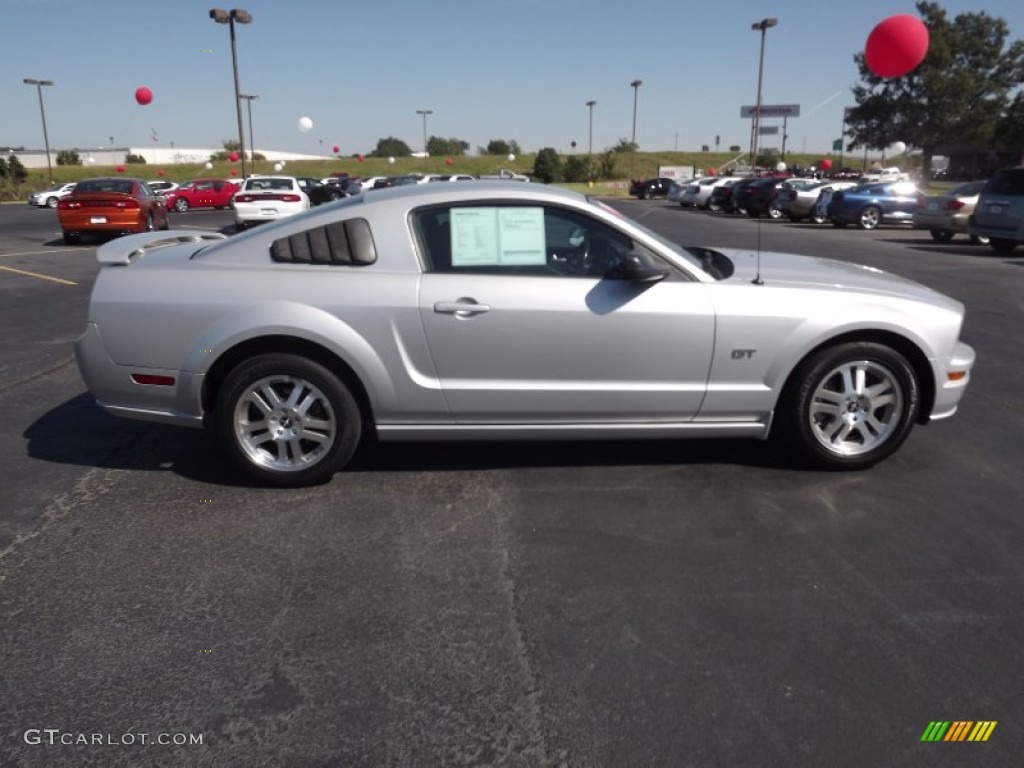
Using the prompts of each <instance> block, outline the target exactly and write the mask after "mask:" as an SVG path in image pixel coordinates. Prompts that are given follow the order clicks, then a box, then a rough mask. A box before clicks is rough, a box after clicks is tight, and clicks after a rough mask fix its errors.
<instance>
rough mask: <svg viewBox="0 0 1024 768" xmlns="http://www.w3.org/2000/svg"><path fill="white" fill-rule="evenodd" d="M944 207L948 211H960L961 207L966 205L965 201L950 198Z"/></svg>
mask: <svg viewBox="0 0 1024 768" xmlns="http://www.w3.org/2000/svg"><path fill="white" fill-rule="evenodd" d="M942 207H943V209H944V210H947V211H959V210H960V209H961V208H963V207H964V203H963V202H961V201H960V200H950V201H949V202H948V203H946V204H945V205H944V206H942Z"/></svg>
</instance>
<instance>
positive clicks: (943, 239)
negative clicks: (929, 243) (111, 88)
mask: <svg viewBox="0 0 1024 768" xmlns="http://www.w3.org/2000/svg"><path fill="white" fill-rule="evenodd" d="M953 234H954V233H953V230H951V229H933V230H931V235H932V240H934V241H935V242H937V243H948V242H949V241H950V240H952V239H953Z"/></svg>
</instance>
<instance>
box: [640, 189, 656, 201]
mask: <svg viewBox="0 0 1024 768" xmlns="http://www.w3.org/2000/svg"><path fill="white" fill-rule="evenodd" d="M641 197H643V199H644V200H650V199H652V198H653V197H654V193H653V192H651V190H649V189H645V190H644V191H643V193H641Z"/></svg>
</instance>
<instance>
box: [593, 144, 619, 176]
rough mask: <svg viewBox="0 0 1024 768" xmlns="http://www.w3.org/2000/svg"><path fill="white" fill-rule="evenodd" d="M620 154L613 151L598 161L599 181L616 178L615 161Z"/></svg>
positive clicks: (606, 153)
mask: <svg viewBox="0 0 1024 768" xmlns="http://www.w3.org/2000/svg"><path fill="white" fill-rule="evenodd" d="M617 154H618V153H617V152H615V151H614V150H612V149H609V150H607V151H605V153H604V154H603V155H601V158H600V159H599V160H598V161H597V178H599V179H614V178H615V160H616V155H617Z"/></svg>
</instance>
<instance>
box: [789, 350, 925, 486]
mask: <svg viewBox="0 0 1024 768" xmlns="http://www.w3.org/2000/svg"><path fill="white" fill-rule="evenodd" d="M920 407H921V394H920V387H919V385H918V381H917V376H916V375H915V373H914V369H913V368H912V367H911V365H910V363H909V362H907V360H906V358H905V357H904V356H903V355H901V354H900V353H899V352H897V351H896V350H894V349H892V348H890V347H887V346H885V345H883V344H876V343H872V342H849V343H845V344H839V345H837V346H834V347H829V348H826V349H823V350H820V351H819V352H817V353H816V354H814V355H812V356H811V357H810V358H808V359H807V360H806V361H804V363H803V364H802V365H801V366H800V367H799V368H798V369H797V371H796V373H795V374H794V376H793V378H792V379H791V380H790V383H789V385H788V386H787V389H786V391H785V393H784V394H783V398H782V400H781V402H780V413H779V418H780V421H781V422H782V423H781V424H780V426H781V427H782V429H783V433H784V436H785V437H786V438H788V439H789V440H790V442H791V443H792V444H793V445H794V446H795V448H796V449H797V450H798V452H799V453H800V454H801V455H802V456H803V457H804V458H805V459H807V460H808V461H809V462H810V463H811V464H813V465H815V466H818V467H822V468H825V469H864V468H866V467H870V466H871V465H873V464H875V463H877V462H879V461H881V460H882V459H884V458H886V457H887V456H889V455H890V454H892V453H893V452H894V451H895V450H896V449H897V448H899V446H900V445H901V444H902V443H903V441H904V440H905V439H906V437H907V435H908V434H910V430H911V428H912V427H913V425H914V421H915V420H916V419H917V413H918V410H919V409H920Z"/></svg>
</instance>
